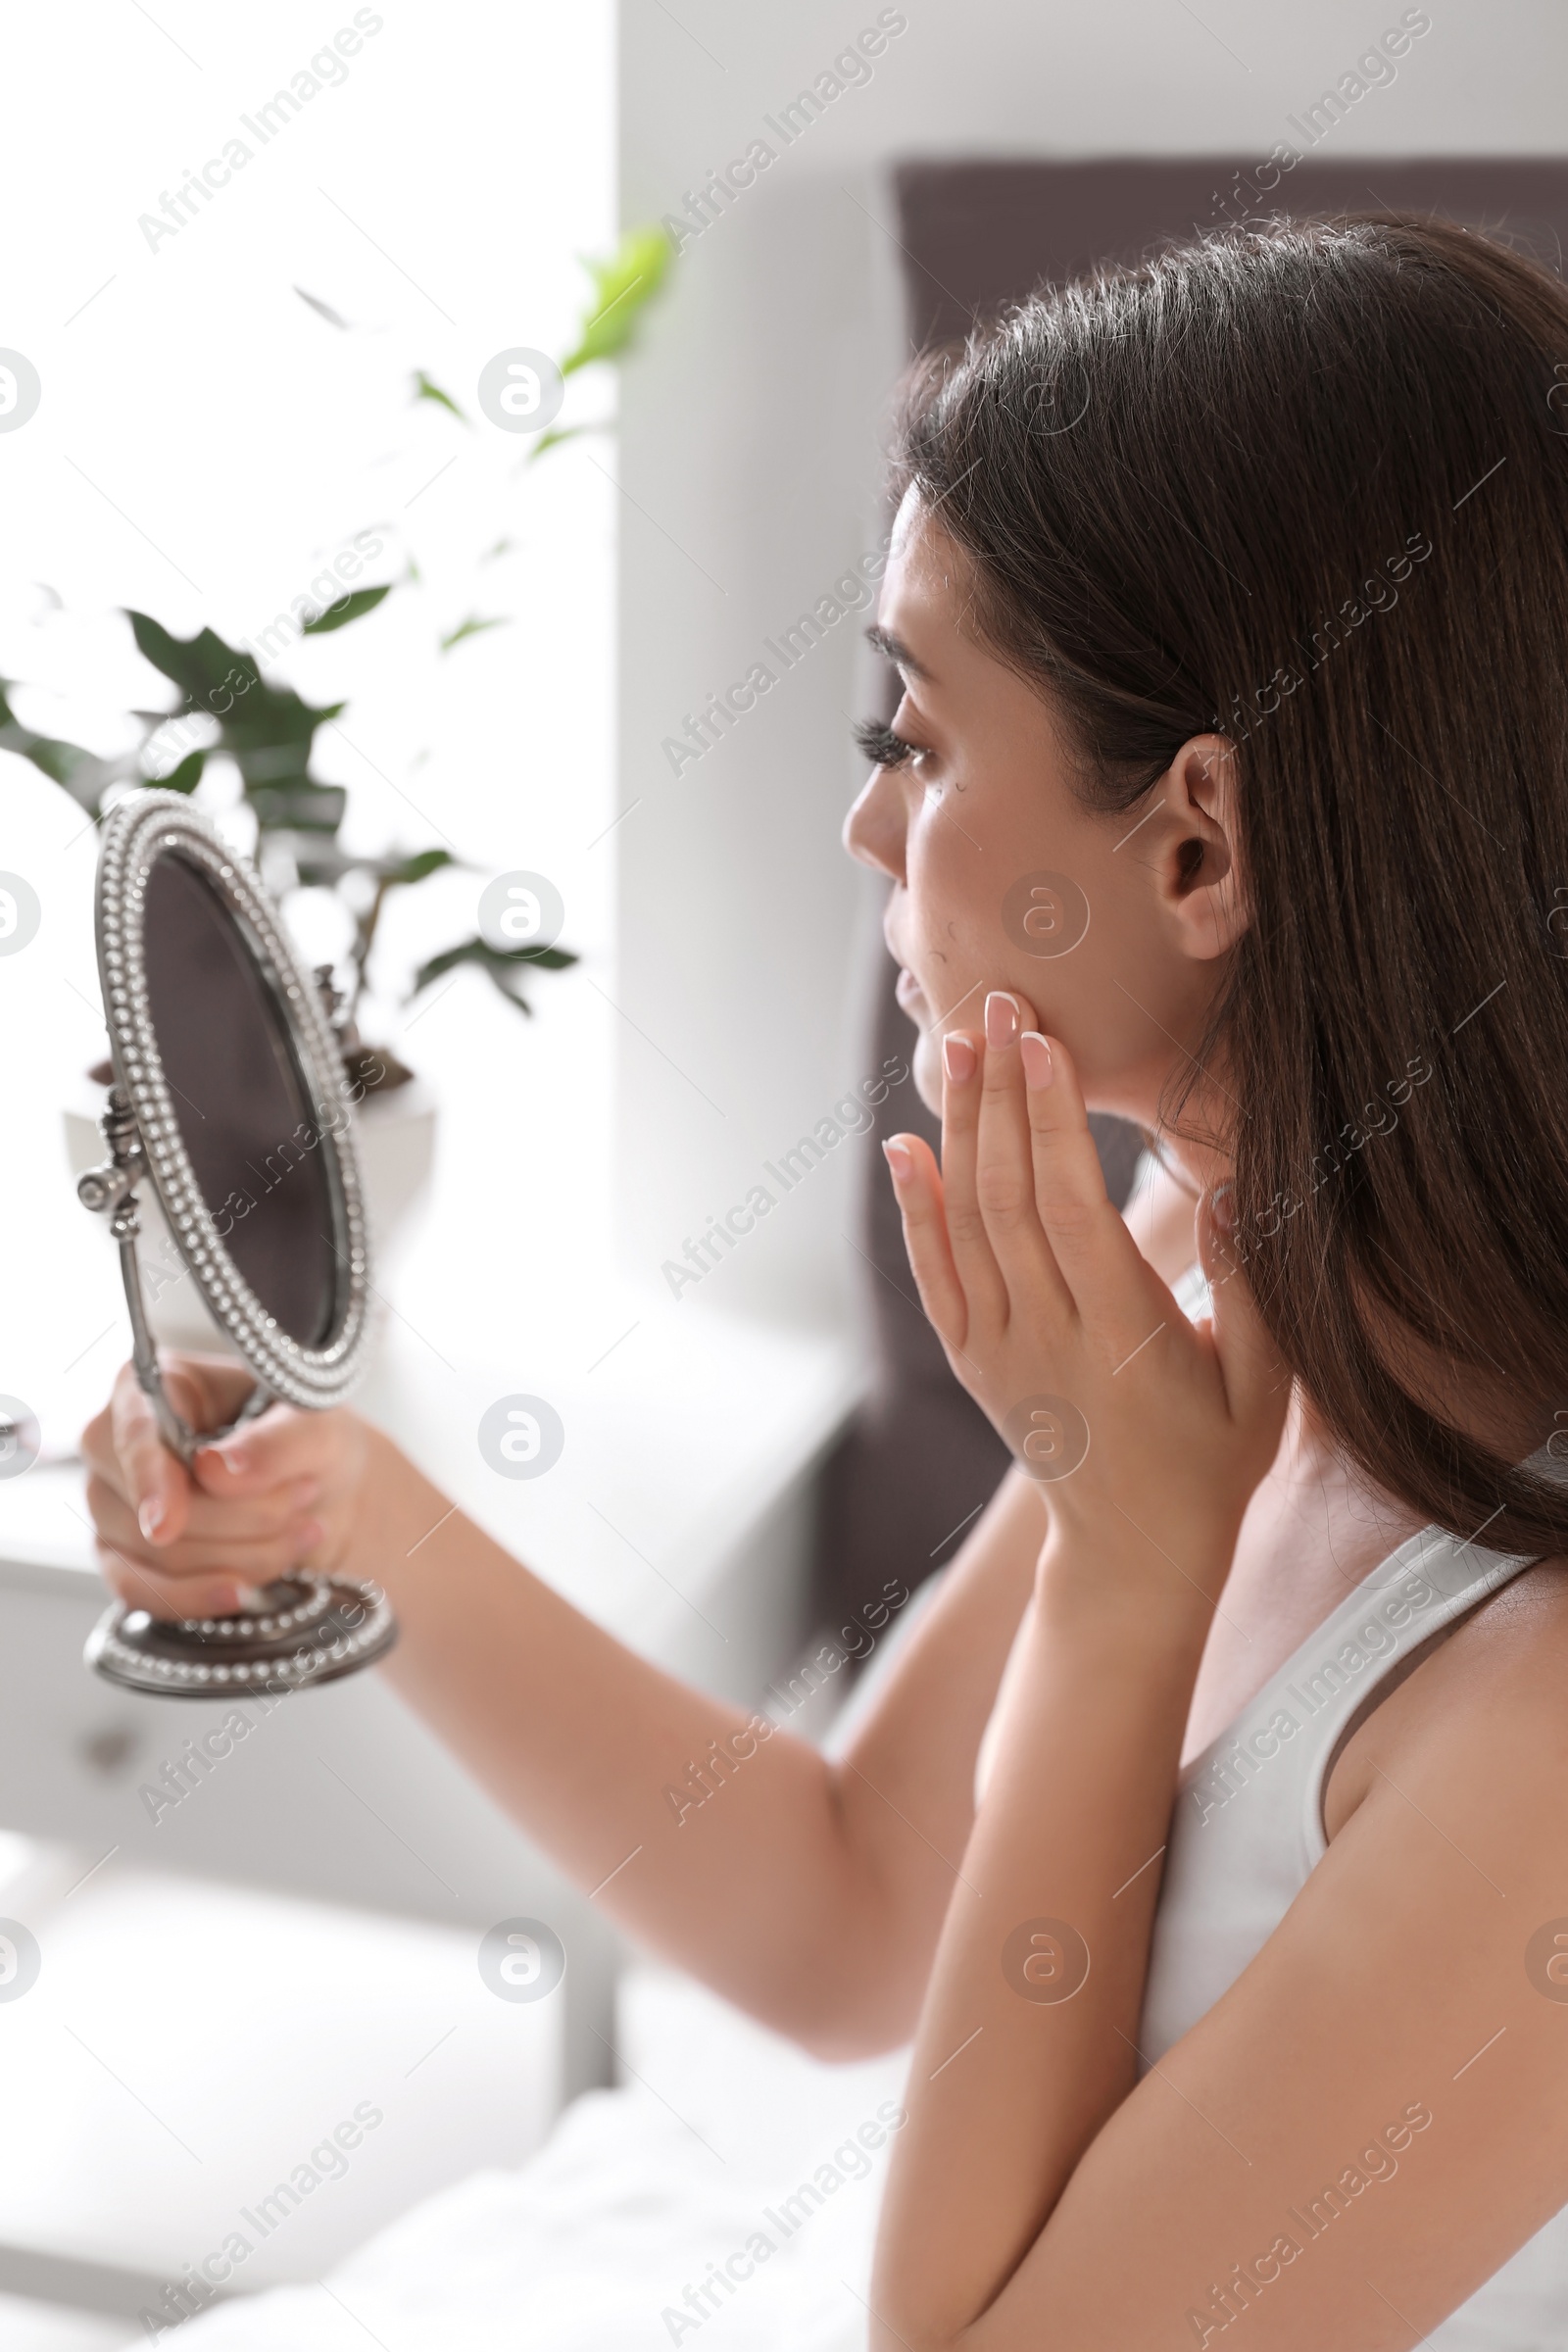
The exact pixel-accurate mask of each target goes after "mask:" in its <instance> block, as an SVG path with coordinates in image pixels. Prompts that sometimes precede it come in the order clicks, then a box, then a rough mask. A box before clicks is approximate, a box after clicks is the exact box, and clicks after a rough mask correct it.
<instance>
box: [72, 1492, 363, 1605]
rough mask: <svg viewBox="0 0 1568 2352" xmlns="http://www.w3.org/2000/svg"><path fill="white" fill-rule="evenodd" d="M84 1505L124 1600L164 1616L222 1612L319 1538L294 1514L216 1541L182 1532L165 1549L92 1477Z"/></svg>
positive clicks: (291, 1564) (293, 1564)
mask: <svg viewBox="0 0 1568 2352" xmlns="http://www.w3.org/2000/svg"><path fill="white" fill-rule="evenodd" d="M87 1503H88V1507H89V1509H90V1510H91V1512H92V1517H93V1526H94V1529H95V1531H96V1534H97V1538H98V1542H99V1545H100V1547H101V1550H102V1552H103V1553H104V1554H105V1555H106V1557H107V1560H108V1562H109V1566H108V1568H107V1569H106V1573H108V1574H109V1576H110V1582H111V1583H112V1585H113V1586H114V1588H115V1590H116V1591H117V1592H118V1593H121V1595H122V1597H123V1598H124V1599H127V1600H130V1601H133V1602H134V1603H135V1605H136V1606H138V1607H141V1608H148V1609H152V1610H154V1612H155V1613H157V1614H165V1615H167V1614H168V1613H169V1611H170V1609H171V1608H172V1609H173V1610H174V1612H175V1613H176V1614H178V1615H180V1616H187V1617H188V1616H193V1615H194V1616H214V1615H227V1614H228V1613H229V1612H230V1611H232V1610H234V1609H236V1608H239V1607H242V1606H248V1605H250V1601H251V1596H252V1595H253V1594H254V1593H255V1592H256V1590H257V1589H258V1588H259V1587H261V1586H264V1585H268V1584H270V1583H271V1581H272V1579H273V1578H274V1577H279V1576H287V1575H289V1574H291V1573H292V1572H293V1571H294V1570H295V1569H297V1568H299V1567H300V1566H301V1565H302V1564H303V1562H304V1561H305V1560H306V1559H307V1558H308V1556H309V1555H310V1553H311V1552H312V1551H313V1550H314V1549H315V1548H316V1546H317V1544H319V1541H320V1540H321V1536H322V1532H323V1531H322V1529H321V1527H320V1525H319V1522H317V1521H315V1520H313V1519H311V1518H309V1517H308V1516H306V1515H304V1514H294V1515H292V1516H291V1517H290V1518H289V1520H288V1521H287V1522H286V1523H285V1524H284V1525H282V1526H280V1527H277V1528H274V1529H271V1530H269V1531H266V1532H264V1533H262V1534H260V1535H256V1536H251V1537H245V1538H238V1537H234V1536H229V1537H228V1538H226V1539H225V1540H222V1541H220V1542H216V1543H215V1542H212V1541H210V1540H209V1541H201V1540H198V1539H197V1538H195V1537H181V1538H179V1539H178V1540H177V1541H175V1542H174V1543H172V1544H169V1545H168V1546H167V1547H159V1546H155V1545H150V1544H148V1543H147V1542H146V1541H145V1539H144V1538H143V1537H142V1535H141V1532H140V1530H139V1528H138V1527H137V1525H136V1521H135V1518H134V1516H133V1514H132V1512H131V1510H130V1506H129V1505H128V1503H126V1502H125V1500H124V1499H123V1496H121V1495H119V1494H117V1493H116V1492H115V1491H114V1489H112V1488H110V1487H108V1486H106V1485H105V1484H104V1482H103V1481H101V1480H98V1479H91V1480H89V1482H88V1487H87Z"/></svg>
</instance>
